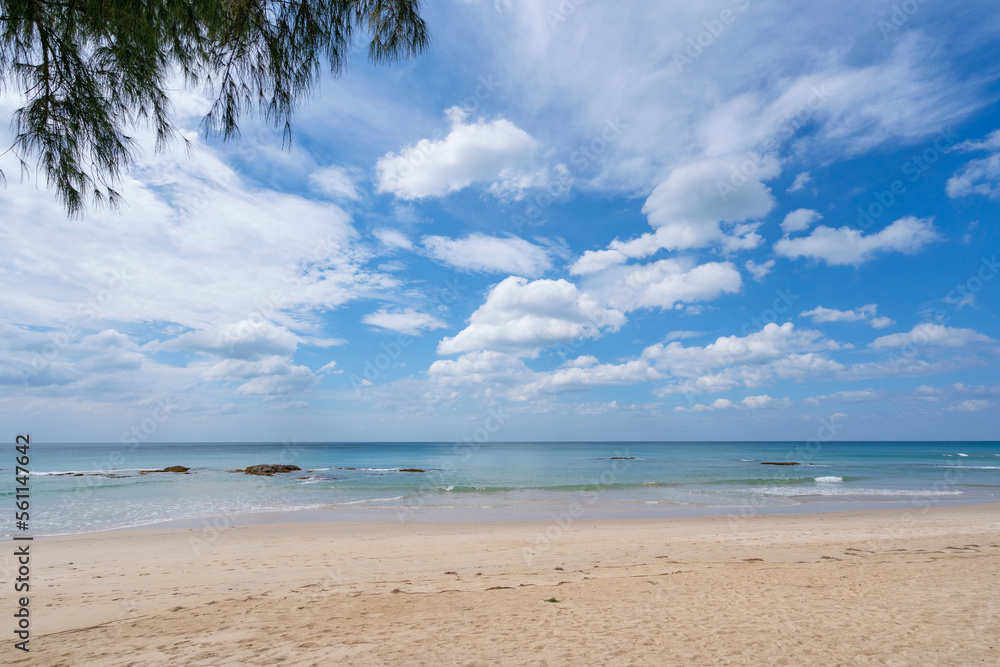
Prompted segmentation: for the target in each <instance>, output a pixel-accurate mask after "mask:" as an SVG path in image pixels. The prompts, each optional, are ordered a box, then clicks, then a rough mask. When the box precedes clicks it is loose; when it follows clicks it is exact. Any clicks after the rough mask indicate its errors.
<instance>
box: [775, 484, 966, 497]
mask: <svg viewBox="0 0 1000 667" xmlns="http://www.w3.org/2000/svg"><path fill="white" fill-rule="evenodd" d="M762 493H763V494H764V495H768V496H786V497H793V496H910V497H918V498H924V497H929V496H960V495H962V492H961V491H959V490H958V489H954V490H952V491H927V490H920V489H852V488H845V487H842V486H820V487H813V488H811V489H809V490H808V491H805V490H804V489H802V488H797V489H796V488H789V487H779V486H775V487H765V488H764V489H762Z"/></svg>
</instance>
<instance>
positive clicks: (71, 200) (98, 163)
mask: <svg viewBox="0 0 1000 667" xmlns="http://www.w3.org/2000/svg"><path fill="white" fill-rule="evenodd" d="M419 5H420V1H419V0H0V94H4V93H8V94H9V93H10V92H11V91H13V92H15V93H16V94H18V95H19V96H20V99H21V100H23V106H21V107H20V108H19V109H17V111H16V112H15V113H14V116H13V119H12V129H13V133H14V142H13V145H12V146H11V147H10V149H9V150H11V151H13V152H14V154H15V155H17V157H18V159H19V160H20V163H21V168H22V172H23V173H24V172H27V171H30V170H31V164H30V162H31V161H34V162H35V166H36V167H37V168H38V169H40V170H41V171H42V172H44V174H45V177H46V180H47V182H48V185H49V187H51V188H53V189H54V190H55V191H56V193H57V196H58V198H59V199H60V201H61V202H62V203H63V204H64V205H65V207H66V209H67V211H68V212H69V213H70V214H71V215H73V214H78V213H80V212H81V211H82V210H83V208H84V206H85V205H86V203H87V202H88V201H89V200H93V201H94V202H96V203H106V204H110V205H116V204H117V203H119V202H120V200H121V196H120V194H119V193H118V191H117V189H116V188H118V187H119V184H120V182H121V176H122V173H123V171H124V170H126V169H127V168H128V166H129V165H130V164H131V163H132V161H133V159H134V157H135V151H136V146H135V143H134V139H133V137H131V136H130V135H129V134H128V132H130V131H132V130H134V129H135V128H137V127H139V126H142V125H146V126H149V127H151V128H153V129H154V130H155V132H156V147H157V149H158V150H162V149H163V148H164V146H165V144H166V143H167V141H168V140H169V139H170V138H171V137H172V136H174V135H175V128H174V125H173V123H172V121H171V105H170V97H169V94H168V93H169V91H168V90H167V87H168V85H169V84H170V82H171V81H174V80H177V79H178V78H179V77H183V81H184V83H185V85H188V86H201V87H204V89H205V90H206V91H208V94H209V95H210V96H211V98H212V99H213V100H214V102H213V104H212V106H211V109H210V111H209V112H208V114H207V115H206V116H205V117H204V119H203V126H204V130H205V131H206V132H207V133H208V134H211V135H218V136H221V137H222V138H223V139H231V138H234V137H237V136H238V135H239V124H238V123H239V119H240V117H241V116H243V115H244V114H254V113H256V114H259V115H260V116H261V117H262V118H264V119H265V120H267V121H268V122H271V123H273V124H274V125H275V126H276V127H282V126H283V127H284V131H285V138H286V141H287V140H288V139H289V138H290V136H291V135H290V125H289V119H290V117H291V115H292V112H293V111H294V110H295V107H296V105H297V103H298V102H300V101H301V100H302V99H303V98H304V97H305V96H306V95H307V94H308V93H309V91H310V90H311V89H312V88H313V87H314V86H315V85H316V84H317V83H318V81H319V78H320V76H321V75H322V71H323V63H324V62H325V63H326V64H328V65H329V70H330V72H331V73H332V74H334V75H339V74H340V73H341V72H342V71H343V69H344V67H345V65H346V64H347V58H348V55H349V52H350V49H351V47H352V45H353V42H354V38H355V34H356V33H361V34H363V35H365V36H366V37H367V38H368V39H369V40H370V41H369V44H368V57H369V58H370V59H371V60H372V61H373V62H375V63H379V64H386V63H390V62H392V61H394V60H397V59H401V58H407V57H411V56H413V55H416V54H417V53H419V52H420V51H422V50H423V49H424V47H425V46H426V44H427V27H426V24H425V23H424V21H423V19H421V18H420V15H419ZM2 176H3V174H2V173H0V178H2Z"/></svg>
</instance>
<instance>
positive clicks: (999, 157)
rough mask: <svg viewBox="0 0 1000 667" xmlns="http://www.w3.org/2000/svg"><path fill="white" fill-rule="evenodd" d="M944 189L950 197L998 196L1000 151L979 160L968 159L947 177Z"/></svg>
mask: <svg viewBox="0 0 1000 667" xmlns="http://www.w3.org/2000/svg"><path fill="white" fill-rule="evenodd" d="M945 190H946V192H947V193H948V196H949V197H951V198H952V199H955V198H957V197H967V196H969V195H972V194H977V195H983V196H986V197H990V198H991V199H997V198H998V197H1000V153H994V154H993V155H990V156H989V157H985V158H982V159H979V160H970V161H969V162H968V163H966V165H965V166H964V167H962V169H961V170H960V171H959V172H957V173H956V174H955V175H954V176H952V177H951V178H949V179H948V184H947V186H946V188H945Z"/></svg>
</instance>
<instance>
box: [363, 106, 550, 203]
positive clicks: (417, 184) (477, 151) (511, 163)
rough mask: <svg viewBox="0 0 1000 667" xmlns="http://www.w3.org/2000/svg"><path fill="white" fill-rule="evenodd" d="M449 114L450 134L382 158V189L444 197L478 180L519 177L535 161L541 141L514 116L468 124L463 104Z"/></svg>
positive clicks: (409, 195)
mask: <svg viewBox="0 0 1000 667" xmlns="http://www.w3.org/2000/svg"><path fill="white" fill-rule="evenodd" d="M446 113H447V115H448V117H449V119H450V120H451V131H450V132H449V133H448V134H447V135H446V136H444V137H442V138H432V139H421V140H420V141H418V142H417V143H416V144H414V145H412V146H408V147H406V148H404V149H402V150H401V151H400V152H399V153H398V154H397V153H388V154H386V155H384V156H383V157H382V158H380V159H379V161H378V163H377V165H376V172H377V189H378V191H379V192H389V193H392V194H393V195H395V196H396V197H399V198H400V199H410V200H412V199H423V198H425V197H440V196H443V195H446V194H449V193H452V192H457V191H459V190H462V189H464V188H467V187H468V186H470V185H472V183H474V182H500V181H505V180H507V181H509V180H511V179H516V178H517V176H518V174H519V173H520V172H522V171H523V170H525V169H526V168H527V167H528V166H529V165H530V163H531V160H532V156H533V155H534V153H535V151H536V149H537V146H538V144H537V142H536V141H535V140H534V138H532V137H531V135H529V134H528V133H527V132H525V131H524V130H522V129H521V128H519V127H517V126H516V125H514V124H513V123H512V122H510V121H509V120H507V119H505V118H497V119H495V120H491V121H486V120H483V119H480V120H478V121H476V122H472V123H466V122H465V120H466V114H465V112H464V111H462V110H461V109H459V108H458V107H452V108H450V109H448V111H447V112H446ZM521 185H522V186H523V185H524V184H523V183H522V184H521ZM498 187H501V186H498ZM506 189H507V190H509V189H510V187H507V188H506Z"/></svg>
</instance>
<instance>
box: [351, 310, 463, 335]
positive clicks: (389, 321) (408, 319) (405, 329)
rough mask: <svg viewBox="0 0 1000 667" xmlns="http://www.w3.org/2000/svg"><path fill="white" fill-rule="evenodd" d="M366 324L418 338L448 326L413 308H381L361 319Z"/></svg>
mask: <svg viewBox="0 0 1000 667" xmlns="http://www.w3.org/2000/svg"><path fill="white" fill-rule="evenodd" d="M361 321H362V322H364V323H365V324H370V325H372V326H375V327H381V328H382V329H389V330H390V331H397V332H399V333H401V334H406V335H408V336H418V335H420V333H421V332H423V331H432V330H434V329H443V328H445V327H446V326H448V325H447V324H445V323H444V322H442V321H441V320H439V319H438V318H436V317H434V316H433V315H428V314H427V313H421V312H418V311H416V310H414V309H412V308H403V309H401V310H386V309H385V308H380V309H378V310H377V311H375V312H374V313H369V314H368V315H365V316H364V317H362V318H361Z"/></svg>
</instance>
